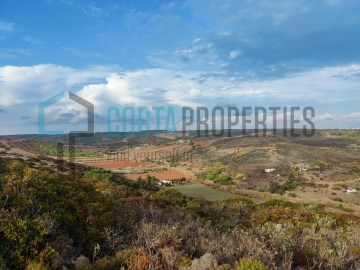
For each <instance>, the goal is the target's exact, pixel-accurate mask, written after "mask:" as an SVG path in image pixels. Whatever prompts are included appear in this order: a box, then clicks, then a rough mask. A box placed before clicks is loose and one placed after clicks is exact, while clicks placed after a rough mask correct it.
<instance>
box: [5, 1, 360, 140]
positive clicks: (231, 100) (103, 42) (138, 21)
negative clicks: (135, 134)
mask: <svg viewBox="0 0 360 270" xmlns="http://www.w3.org/2000/svg"><path fill="white" fill-rule="evenodd" d="M359 14H360V2H359V1H358V0H318V1H309V0H211V1H205V0H183V1H180V0H178V1H160V0H146V1H145V0H143V1H126V0H123V1H119V0H117V1H116V0H106V1H105V0H102V1H100V0H98V1H85V0H22V1H21V0H1V2H0V134H16V133H37V132H38V109H39V104H40V103H42V102H44V101H46V100H47V99H49V98H51V97H53V96H55V95H57V94H59V93H61V92H63V93H65V94H64V98H63V100H60V101H59V102H58V103H57V104H54V105H53V106H51V108H48V109H46V111H45V119H46V124H47V125H48V126H49V127H48V128H46V129H51V130H57V129H59V130H64V131H69V130H82V129H83V126H84V122H85V120H86V113H85V111H84V110H83V108H82V107H81V106H77V105H76V104H74V103H72V102H71V101H69V99H68V98H67V97H68V96H67V93H68V92H69V91H72V92H74V93H76V94H77V95H79V96H81V97H83V98H85V99H86V100H88V101H90V102H92V103H93V104H94V105H95V115H96V123H95V124H96V130H97V131H106V129H107V119H108V117H107V112H108V109H109V108H110V107H117V108H119V110H120V112H121V109H122V108H124V107H125V106H132V107H134V108H140V107H142V106H145V107H146V108H149V110H150V114H151V116H150V118H154V116H153V113H152V111H151V108H153V107H156V106H163V107H164V108H165V109H166V108H168V107H170V106H173V107H174V108H175V110H178V109H179V108H180V107H181V106H191V107H194V108H195V107H196V106H208V107H209V108H211V107H213V106H216V105H223V106H229V105H232V106H238V107H242V106H252V107H255V106H264V107H269V106H282V107H283V106H288V107H289V106H300V107H305V106H313V107H314V108H315V111H316V117H315V120H316V126H317V127H319V128H352V127H360V105H359V104H360V47H359V45H360V16H359ZM176 112H177V113H178V111H176ZM180 119H181V116H179V119H177V120H176V121H177V123H178V120H180ZM161 128H163V127H161Z"/></svg>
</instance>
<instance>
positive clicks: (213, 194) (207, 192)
mask: <svg viewBox="0 0 360 270" xmlns="http://www.w3.org/2000/svg"><path fill="white" fill-rule="evenodd" d="M172 188H173V189H175V190H177V191H179V192H181V193H182V194H184V195H185V196H189V197H201V198H204V199H205V200H208V201H217V200H225V199H228V198H231V197H236V195H234V194H232V193H230V192H225V191H221V190H217V189H214V188H212V187H208V186H205V185H203V184H187V185H178V186H174V187H172Z"/></svg>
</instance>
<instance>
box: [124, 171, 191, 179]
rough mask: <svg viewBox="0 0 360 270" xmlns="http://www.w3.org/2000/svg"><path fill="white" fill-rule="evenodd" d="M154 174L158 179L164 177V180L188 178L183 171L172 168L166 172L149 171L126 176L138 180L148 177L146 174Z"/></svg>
mask: <svg viewBox="0 0 360 270" xmlns="http://www.w3.org/2000/svg"><path fill="white" fill-rule="evenodd" d="M148 175H150V176H154V177H156V178H158V179H164V180H173V179H179V178H183V177H184V178H186V175H185V174H184V173H182V172H179V171H176V170H170V171H165V172H148V173H133V174H125V175H124V177H126V178H128V179H130V180H136V179H138V178H139V177H141V178H146V176H148Z"/></svg>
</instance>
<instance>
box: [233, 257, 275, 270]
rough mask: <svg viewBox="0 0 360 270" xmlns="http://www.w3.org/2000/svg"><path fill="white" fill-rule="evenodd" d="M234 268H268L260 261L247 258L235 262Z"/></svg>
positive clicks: (256, 269)
mask: <svg viewBox="0 0 360 270" xmlns="http://www.w3.org/2000/svg"><path fill="white" fill-rule="evenodd" d="M236 270H268V268H267V267H266V266H265V265H263V264H262V263H261V262H259V261H257V260H254V259H251V258H248V259H242V260H240V261H239V262H238V263H237V264H236Z"/></svg>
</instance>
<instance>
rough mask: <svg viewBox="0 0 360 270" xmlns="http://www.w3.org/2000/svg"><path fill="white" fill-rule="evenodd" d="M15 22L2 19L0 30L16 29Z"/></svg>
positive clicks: (9, 30) (10, 30)
mask: <svg viewBox="0 0 360 270" xmlns="http://www.w3.org/2000/svg"><path fill="white" fill-rule="evenodd" d="M14 28H15V24H14V23H11V22H6V21H2V20H0V32H12V31H14Z"/></svg>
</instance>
